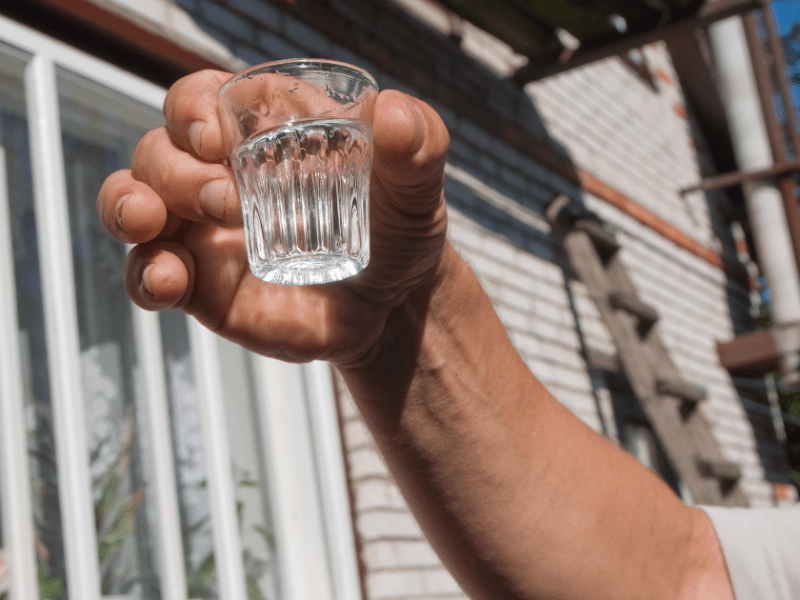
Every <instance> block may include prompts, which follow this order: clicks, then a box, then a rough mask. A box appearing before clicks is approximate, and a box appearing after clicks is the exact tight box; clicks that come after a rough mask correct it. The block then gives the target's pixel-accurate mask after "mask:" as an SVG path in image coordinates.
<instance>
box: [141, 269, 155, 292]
mask: <svg viewBox="0 0 800 600" xmlns="http://www.w3.org/2000/svg"><path fill="white" fill-rule="evenodd" d="M152 271H153V265H147V266H146V267H145V268H144V270H143V271H142V287H143V288H144V289H145V291H146V292H147V293H148V294H150V295H151V296H152V295H153V289H152V288H151V287H150V273H151V272H152Z"/></svg>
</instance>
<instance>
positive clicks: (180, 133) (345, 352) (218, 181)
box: [98, 71, 450, 365]
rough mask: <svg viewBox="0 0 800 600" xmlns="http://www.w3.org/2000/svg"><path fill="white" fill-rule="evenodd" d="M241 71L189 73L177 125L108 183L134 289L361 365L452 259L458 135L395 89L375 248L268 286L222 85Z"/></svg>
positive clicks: (374, 209) (313, 353)
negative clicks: (448, 241)
mask: <svg viewBox="0 0 800 600" xmlns="http://www.w3.org/2000/svg"><path fill="white" fill-rule="evenodd" d="M228 77H229V74H228V73H222V72H218V71H202V72H199V73H195V74H193V75H189V76H187V77H185V78H183V79H181V80H180V81H178V82H177V83H176V84H175V85H174V86H173V87H172V88H171V89H170V91H169V92H168V94H167V97H166V99H165V102H164V114H165V117H166V121H167V125H166V127H164V128H160V129H156V130H153V131H151V132H149V133H148V134H147V135H145V136H144V137H143V138H142V140H141V141H140V143H139V145H138V146H137V148H136V151H135V153H134V157H133V161H132V165H131V169H130V170H125V171H118V172H116V173H114V174H112V175H111V176H109V177H108V179H107V180H106V181H105V183H104V185H103V187H102V189H101V190H100V194H99V196H98V213H99V215H100V218H101V220H102V222H103V223H104V225H105V226H106V228H107V229H108V230H109V231H110V232H111V233H112V234H113V235H114V236H115V237H116V238H117V239H119V240H121V241H123V242H127V243H133V244H137V245H136V246H135V247H134V248H133V250H132V251H131V252H130V254H129V256H128V258H127V260H126V262H125V267H124V268H125V282H126V287H127V291H128V294H129V296H130V297H131V299H132V300H133V301H134V302H135V303H136V304H137V305H138V306H140V307H142V308H145V309H148V310H159V309H166V308H179V309H182V310H184V311H185V312H186V313H188V314H190V315H192V316H194V317H195V318H197V319H198V321H200V322H201V323H202V324H203V325H205V326H206V327H208V328H209V329H211V330H212V331H215V332H216V333H218V334H220V335H222V336H224V337H226V338H228V339H230V340H232V341H234V342H237V343H239V344H241V345H243V346H245V347H247V348H249V349H251V350H253V351H255V352H258V353H260V354H263V355H266V356H271V357H275V358H280V359H283V360H290V361H308V360H314V359H324V360H330V361H332V362H334V363H336V364H340V365H358V364H359V363H363V362H364V361H367V360H369V358H368V357H369V356H370V355H372V354H374V353H375V352H376V351H379V347H380V345H381V343H382V340H383V339H384V337H385V336H384V330H385V327H386V323H387V319H388V317H389V314H390V313H391V312H392V311H393V310H395V309H398V308H399V307H401V306H402V305H403V304H405V303H407V302H409V301H410V300H409V299H410V298H418V297H420V296H424V295H425V293H426V290H428V289H431V288H433V287H434V286H436V284H437V281H438V279H439V278H440V277H441V276H442V274H443V272H444V271H445V270H446V268H447V260H446V258H443V257H447V256H449V255H450V253H449V252H443V249H444V248H445V233H446V209H445V203H444V197H443V193H442V183H443V180H444V162H445V155H446V152H447V147H448V143H449V136H448V133H447V130H446V128H445V126H444V124H443V123H442V121H441V119H440V118H439V116H438V115H437V114H436V112H435V111H434V110H433V109H432V108H431V107H429V106H428V105H426V104H425V103H423V102H421V101H419V100H416V99H414V98H411V97H410V96H407V95H405V94H402V93H400V92H395V91H385V92H382V93H381V94H380V95H379V97H378V100H377V102H376V105H375V113H374V118H373V132H374V146H375V159H374V164H373V171H372V179H371V193H370V226H371V240H372V243H371V259H370V264H369V266H368V267H367V268H366V269H365V270H364V271H362V272H361V273H359V274H358V275H356V276H355V277H352V278H350V279H347V280H345V281H342V282H338V283H333V284H327V285H323V286H303V287H293V286H282V285H275V284H268V283H265V282H263V281H262V280H260V279H258V278H256V277H255V276H253V275H252V274H251V273H250V270H249V267H248V264H247V256H246V249H245V241H244V233H243V229H242V215H241V209H240V204H239V198H238V194H237V189H236V183H235V179H234V177H233V173H232V171H231V170H230V168H229V167H228V166H227V165H226V163H225V158H226V157H225V156H224V152H223V147H222V139H221V133H220V123H219V120H218V117H217V111H216V94H217V90H218V89H219V87H220V86H221V85H222V84H223V83H224V82H225V81H226V80H227V78H228Z"/></svg>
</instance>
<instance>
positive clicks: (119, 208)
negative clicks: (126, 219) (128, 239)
mask: <svg viewBox="0 0 800 600" xmlns="http://www.w3.org/2000/svg"><path fill="white" fill-rule="evenodd" d="M130 196H131V195H130V194H126V195H124V196H123V197H122V198H120V199H119V200H117V206H116V207H115V213H116V215H115V216H116V219H117V227H119V228H120V229H121V230H122V231H125V226H124V225H123V224H122V205H123V204H125V201H126V200H127V199H128V198H130Z"/></svg>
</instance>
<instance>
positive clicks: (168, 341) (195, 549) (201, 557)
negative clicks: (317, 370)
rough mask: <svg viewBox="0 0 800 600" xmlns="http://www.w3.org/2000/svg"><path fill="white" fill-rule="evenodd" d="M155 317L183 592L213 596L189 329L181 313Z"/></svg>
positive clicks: (210, 541) (215, 595)
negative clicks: (158, 327) (172, 455)
mask: <svg viewBox="0 0 800 600" xmlns="http://www.w3.org/2000/svg"><path fill="white" fill-rule="evenodd" d="M160 320H161V339H162V344H163V350H164V363H165V370H166V376H167V393H168V398H169V408H170V417H171V421H172V445H173V449H174V453H175V474H176V478H177V484H178V499H179V503H180V515H181V533H182V535H183V553H184V561H185V565H186V579H187V582H186V584H187V593H188V597H189V598H209V599H211V598H218V597H219V593H218V590H217V577H216V572H215V568H214V539H213V532H212V529H211V507H210V501H209V497H208V490H207V488H206V482H207V480H206V463H205V452H204V448H203V425H202V421H201V416H200V409H199V405H198V394H197V384H196V380H195V374H194V368H193V364H192V355H191V351H190V348H189V330H188V327H187V323H186V317H185V316H184V315H183V313H180V312H177V311H166V312H162V313H161V315H160Z"/></svg>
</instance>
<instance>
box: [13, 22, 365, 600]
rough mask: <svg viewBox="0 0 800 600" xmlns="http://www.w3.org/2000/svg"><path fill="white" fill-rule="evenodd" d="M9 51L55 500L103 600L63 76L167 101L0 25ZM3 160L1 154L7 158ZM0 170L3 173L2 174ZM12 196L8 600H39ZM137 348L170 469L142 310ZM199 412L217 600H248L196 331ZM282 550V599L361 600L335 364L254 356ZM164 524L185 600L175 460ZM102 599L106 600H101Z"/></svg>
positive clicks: (162, 504)
mask: <svg viewBox="0 0 800 600" xmlns="http://www.w3.org/2000/svg"><path fill="white" fill-rule="evenodd" d="M0 41H2V42H3V43H5V44H8V45H10V46H12V47H15V48H17V49H19V50H21V51H23V52H25V53H27V54H29V55H30V56H31V58H30V60H29V61H28V64H27V66H26V70H25V88H26V102H27V110H28V115H29V121H28V122H29V126H30V146H31V153H32V168H33V179H34V182H33V183H34V202H35V210H36V218H37V223H38V231H39V252H40V263H41V277H42V292H43V301H44V312H45V326H46V327H45V328H46V332H47V346H48V357H47V359H48V365H49V370H50V378H51V380H50V381H51V395H52V402H53V407H54V427H55V435H56V444H57V453H58V470H59V490H60V498H61V506H62V521H63V523H64V545H65V555H66V558H67V565H66V568H67V578H68V582H67V585H68V590H67V591H68V594H69V597H70V598H72V599H73V600H78V599H80V600H100V598H101V596H100V590H99V574H98V561H97V540H96V534H95V529H94V518H93V515H92V514H91V509H90V507H91V506H92V499H91V486H90V477H89V465H88V453H87V445H86V431H85V414H84V404H83V390H82V385H81V380H80V372H81V368H80V359H79V356H80V353H79V343H78V339H79V338H78V319H77V311H76V306H75V298H76V296H75V288H74V285H75V283H74V278H73V265H72V258H71V257H72V252H71V247H70V231H69V221H68V215H67V200H66V186H65V176H64V169H63V156H62V151H61V144H60V143H53V141H54V140H60V137H61V136H60V124H59V105H58V95H57V90H56V68H57V67H63V68H65V69H67V70H69V71H71V72H74V73H77V74H78V75H81V76H83V77H85V78H87V79H89V80H92V81H96V82H99V83H100V84H102V85H105V86H108V87H110V88H113V89H116V90H117V91H119V92H121V93H123V94H125V95H127V96H129V97H131V98H133V99H135V100H138V101H140V102H142V103H144V104H146V105H150V106H153V107H158V108H160V106H161V104H162V102H163V98H164V94H165V91H164V90H163V89H162V88H160V87H158V86H156V85H154V84H152V83H150V82H148V81H145V80H143V79H141V78H139V77H137V76H134V75H132V74H130V73H127V72H125V71H123V70H121V69H119V68H117V67H115V66H113V65H110V64H108V63H105V62H103V61H101V60H99V59H97V58H95V57H93V56H90V55H88V54H85V53H83V52H81V51H79V50H77V49H75V48H72V47H70V46H67V45H65V44H63V43H61V42H59V41H57V40H54V39H52V38H49V37H47V36H44V35H43V34H41V33H39V32H37V31H35V30H33V29H30V28H28V27H26V26H23V25H20V24H19V23H16V22H15V21H12V20H10V19H7V18H6V17H3V16H0ZM0 150H1V148H0ZM0 165H2V166H4V165H5V163H4V162H3V161H0ZM5 192H6V185H5V181H4V178H3V173H2V172H0V288H1V289H0V377H2V381H3V386H0V400H1V401H2V407H0V410H2V413H0V427H2V428H3V431H0V440H2V442H0V454H2V463H0V476H2V481H0V490H2V493H3V499H4V502H3V513H4V514H3V519H4V520H3V524H4V531H5V532H6V534H7V541H8V545H9V547H8V548H7V552H8V555H9V563H10V564H11V573H10V576H11V593H12V596H11V599H12V600H38V591H37V583H36V563H35V556H34V548H33V525H32V519H31V510H30V508H31V499H30V491H29V484H28V482H29V474H28V465H27V446H26V442H25V423H24V419H23V412H22V410H23V396H22V383H21V381H20V369H19V365H20V364H21V357H20V345H19V340H18V335H17V325H16V312H15V311H16V305H15V293H14V277H13V272H14V271H13V260H12V254H11V242H10V239H11V238H10V235H9V234H8V232H9V229H10V226H9V223H8V211H7V207H8V203H7V201H6V200H7V199H6V198H5V197H4V196H3V195H4V194H5ZM134 327H135V335H136V343H137V349H138V352H139V357H140V360H141V364H142V367H143V368H142V372H143V378H144V379H145V381H144V382H143V383H144V386H145V389H146V390H147V407H146V410H147V413H148V419H147V420H148V422H149V423H150V432H149V436H148V438H149V440H150V445H151V447H150V448H149V452H150V454H151V455H153V454H155V455H158V456H165V455H167V456H172V440H171V434H170V431H171V429H170V425H169V415H168V410H167V394H166V385H165V374H164V366H163V360H162V353H161V339H160V332H159V324H158V316H157V314H156V313H148V312H145V311H142V310H140V309H134ZM189 331H190V344H191V349H192V356H193V360H194V362H195V373H196V374H197V378H198V381H197V384H198V390H199V391H200V411H201V414H202V417H203V430H204V440H205V442H204V444H205V456H206V462H207V465H206V468H207V470H208V490H209V495H210V500H211V502H210V504H211V511H212V522H213V531H214V551H215V555H216V557H217V574H218V577H219V590H220V598H221V599H222V600H246V598H247V595H246V589H245V586H244V575H243V573H244V571H243V565H242V561H241V560H236V557H241V556H242V551H241V543H240V540H239V536H238V532H237V522H236V510H235V506H236V504H235V503H236V500H235V495H234V483H233V479H232V473H231V468H230V465H231V462H230V451H229V445H228V439H227V428H226V423H225V413H224V410H223V404H222V402H221V399H222V392H223V390H222V380H221V374H220V369H219V365H218V360H217V353H218V344H219V342H218V339H217V338H216V337H215V336H214V335H213V334H211V333H210V332H209V331H208V330H206V329H205V328H203V327H202V326H200V325H199V324H198V323H197V322H196V321H194V320H191V319H190V321H189ZM252 360H253V361H254V372H255V373H256V375H257V379H258V381H257V389H258V392H259V398H258V401H259V409H260V415H261V422H260V423H259V432H260V433H261V434H262V435H263V436H264V442H265V443H264V446H265V448H266V454H267V456H266V460H267V463H268V473H269V478H270V481H269V482H268V489H269V494H270V501H271V504H272V506H273V510H272V516H273V520H274V523H273V525H274V527H275V529H276V538H277V544H278V557H279V558H278V563H279V575H278V576H279V580H280V586H281V596H282V598H283V600H301V599H305V598H315V600H360V598H361V586H360V583H359V575H358V567H357V557H356V555H355V543H354V539H353V524H352V517H351V511H350V508H349V497H348V492H347V485H346V476H345V471H344V458H343V455H342V445H341V437H340V436H341V432H340V430H339V425H338V419H337V418H336V412H335V405H334V401H335V400H334V395H333V383H332V381H331V377H330V371H329V368H328V366H327V365H325V364H321V363H314V364H311V365H305V366H301V365H289V364H283V363H279V362H277V361H272V360H268V359H265V358H261V357H253V358H252ZM153 462H154V464H153V465H152V468H153V486H154V487H155V499H156V504H157V506H156V511H157V514H158V515H159V520H160V524H159V525H160V526H159V528H158V529H159V532H158V536H159V537H158V545H159V550H158V552H159V556H158V559H159V561H160V563H161V564H162V565H164V568H163V571H162V578H161V591H162V595H163V598H165V599H166V600H185V599H186V576H185V569H184V559H183V548H182V538H181V531H180V520H179V511H178V497H177V485H176V479H175V472H174V466H173V462H172V461H165V460H160V461H153ZM105 598H106V600H107V598H108V597H107V596H106V597H105Z"/></svg>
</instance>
